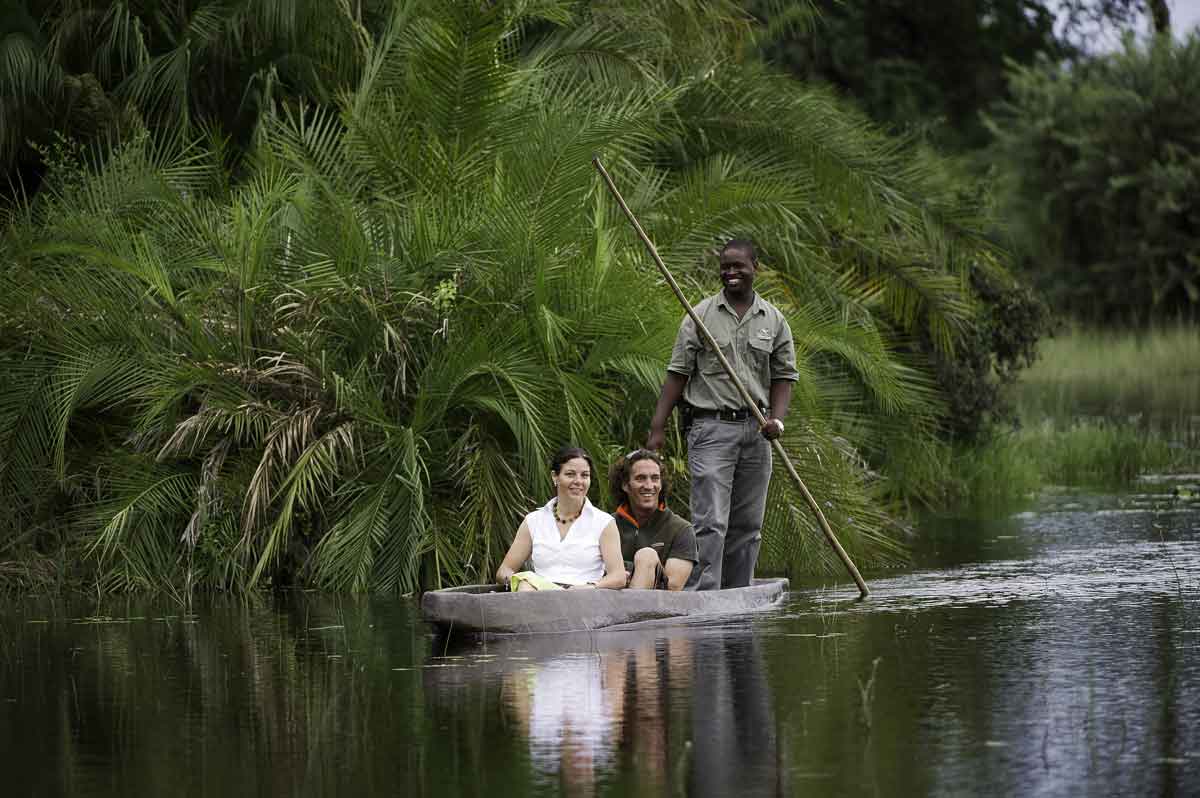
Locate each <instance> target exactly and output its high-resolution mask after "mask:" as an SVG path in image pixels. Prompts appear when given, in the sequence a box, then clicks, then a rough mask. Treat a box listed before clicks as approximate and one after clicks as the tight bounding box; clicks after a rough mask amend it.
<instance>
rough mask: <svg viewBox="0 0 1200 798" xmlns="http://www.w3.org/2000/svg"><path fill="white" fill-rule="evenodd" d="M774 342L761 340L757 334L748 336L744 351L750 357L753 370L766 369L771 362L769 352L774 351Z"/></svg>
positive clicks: (765, 339)
mask: <svg viewBox="0 0 1200 798" xmlns="http://www.w3.org/2000/svg"><path fill="white" fill-rule="evenodd" d="M774 343H775V342H774V341H773V340H771V339H770V338H762V337H759V336H758V335H757V334H755V335H752V336H750V340H749V341H747V344H748V345H747V347H746V351H747V352H748V353H749V355H750V361H751V362H752V363H753V364H754V366H755V368H766V367H767V364H768V363H769V362H770V360H771V351H772V350H773V349H774Z"/></svg>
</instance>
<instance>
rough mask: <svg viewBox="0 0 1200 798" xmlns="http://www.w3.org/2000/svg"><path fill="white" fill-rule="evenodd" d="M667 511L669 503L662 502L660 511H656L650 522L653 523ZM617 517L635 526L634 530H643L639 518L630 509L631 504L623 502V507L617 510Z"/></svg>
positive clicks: (659, 504)
mask: <svg viewBox="0 0 1200 798" xmlns="http://www.w3.org/2000/svg"><path fill="white" fill-rule="evenodd" d="M666 509H667V503H666V502H663V501H660V502H659V503H658V509H657V510H655V511H654V515H652V516H650V520H651V521H653V520H654V519H655V518H657V517H658V516H659V515H660V514H661V513H662V512H664V511H665V510H666ZM617 515H619V516H621V517H622V518H624V519H625V520H626V521H628V522H629V523H631V524H633V527H634V529H641V528H642V525H641V524H639V523H638V520H637V517H636V516H634V514H633V511H632V510H630V509H629V502H621V506H620V507H618V508H617Z"/></svg>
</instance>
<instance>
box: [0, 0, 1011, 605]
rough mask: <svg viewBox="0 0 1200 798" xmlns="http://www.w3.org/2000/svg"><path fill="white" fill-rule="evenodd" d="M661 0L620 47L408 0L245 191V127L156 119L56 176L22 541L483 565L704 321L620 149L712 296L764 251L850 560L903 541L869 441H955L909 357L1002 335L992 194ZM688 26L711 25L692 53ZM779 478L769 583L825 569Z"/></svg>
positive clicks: (414, 579) (21, 489) (603, 37)
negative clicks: (977, 190)
mask: <svg viewBox="0 0 1200 798" xmlns="http://www.w3.org/2000/svg"><path fill="white" fill-rule="evenodd" d="M662 6H663V9H664V13H663V14H661V15H659V16H655V15H653V14H651V15H649V16H644V17H643V16H639V17H638V19H641V20H642V23H641V24H642V28H641V29H640V32H639V35H637V36H628V37H620V38H618V39H614V38H613V35H612V24H611V23H612V20H610V19H608V18H607V17H602V16H600V12H599V11H595V12H592V11H589V10H588V8H589V7H587V6H583V7H577V6H576V5H575V4H572V3H542V4H526V3H521V2H515V0H514V2H510V3H499V4H493V5H489V6H488V7H487V8H479V7H476V6H474V5H467V4H446V3H441V2H429V3H425V4H422V3H415V4H408V5H405V6H403V7H400V8H398V10H397V11H396V13H395V14H394V15H393V17H392V18H391V19H390V22H389V23H388V24H387V25H386V26H384V27H383V28H382V29H383V31H384V32H383V33H380V34H378V35H377V36H373V37H369V41H365V42H363V43H362V47H363V48H364V49H363V56H362V57H363V62H362V66H361V81H360V83H359V84H358V86H357V88H356V90H355V91H353V92H350V93H346V94H345V95H344V96H342V97H341V99H340V101H339V103H338V104H337V105H336V106H332V105H318V106H300V107H294V108H291V109H290V110H284V111H280V112H279V113H277V114H268V115H267V116H266V117H265V118H264V119H263V121H262V122H261V128H260V130H259V135H258V144H257V147H256V149H255V151H254V157H253V158H252V159H251V161H250V162H249V163H248V164H247V165H245V167H244V168H243V170H242V171H241V172H240V173H239V174H238V175H237V176H236V177H235V176H232V175H230V174H229V173H228V172H227V170H226V168H225V165H224V164H225V160H224V158H225V155H224V150H223V145H221V143H220V140H219V139H213V138H208V139H206V141H207V145H201V144H181V143H178V142H174V143H172V142H163V141H162V140H161V138H160V137H156V136H155V135H142V136H136V137H132V138H130V139H128V140H127V141H126V143H125V144H123V145H122V146H120V147H118V148H116V149H115V150H113V151H112V152H110V153H108V154H107V155H106V156H105V157H104V158H103V159H102V162H99V163H91V162H89V163H88V165H86V166H82V167H80V168H77V169H74V170H70V169H67V170H61V171H58V172H55V173H53V174H51V175H50V176H49V179H48V181H47V183H46V184H45V186H44V189H43V190H42V191H41V192H40V193H39V195H38V196H37V197H36V198H35V199H34V201H33V202H32V203H31V204H30V205H28V206H22V207H20V208H18V209H17V211H16V213H15V214H14V215H13V218H12V224H11V225H10V227H9V228H8V229H7V231H6V234H5V238H4V239H2V240H0V264H2V265H3V272H2V273H0V280H2V281H3V286H2V287H3V291H2V296H3V304H2V305H0V342H3V348H2V349H0V359H2V360H3V371H2V372H0V374H2V376H0V445H2V446H3V447H4V449H5V451H6V452H9V453H10V455H9V456H8V457H7V458H6V460H5V461H3V463H0V495H3V496H4V498H5V499H6V501H7V502H8V504H9V506H11V507H14V508H15V510H14V513H13V514H12V516H11V518H10V519H9V524H10V526H11V529H16V528H18V527H19V528H20V529H23V530H34V532H33V533H32V534H33V538H34V539H37V538H38V535H39V534H41V535H42V537H43V538H44V536H45V534H48V533H46V532H45V530H47V529H50V528H54V527H55V525H62V524H66V526H67V528H68V532H67V534H68V537H69V538H70V539H72V540H81V541H84V542H85V543H86V545H87V547H88V550H89V551H91V552H92V553H93V554H94V555H95V556H96V558H97V560H96V562H97V564H98V567H99V571H100V574H99V578H100V583H101V585H102V586H108V587H112V588H126V589H128V588H135V587H144V586H148V585H165V584H172V585H185V586H188V587H191V586H210V587H248V586H251V585H255V584H266V583H271V584H280V583H304V584H315V585H320V586H326V587H330V588H336V589H352V590H369V589H373V590H400V591H410V590H414V589H417V588H418V587H419V586H421V585H435V584H439V583H440V582H441V581H442V580H451V581H463V580H479V579H481V578H484V577H485V576H486V575H487V574H489V573H490V572H491V570H492V569H493V568H494V567H495V564H496V561H497V559H498V558H499V556H501V554H502V553H503V550H504V548H505V545H506V541H507V537H508V536H509V535H510V534H511V531H512V529H513V528H514V527H515V525H516V520H517V518H519V516H520V514H521V512H522V511H523V510H524V509H525V508H527V507H528V506H530V505H531V503H532V502H534V501H537V500H540V499H543V498H544V495H545V493H546V491H547V488H548V485H547V480H546V467H545V463H546V458H547V454H548V453H549V452H550V451H551V450H553V449H554V448H556V447H557V446H558V445H560V444H561V443H562V442H564V441H575V442H578V443H580V444H582V445H584V446H587V447H589V448H591V449H592V450H593V451H594V452H596V453H597V454H598V455H599V457H600V459H601V460H604V459H607V457H606V456H607V455H608V454H610V453H612V452H614V451H619V450H620V447H627V446H628V445H629V444H630V443H632V442H633V441H634V440H636V439H637V438H639V437H640V436H641V435H642V434H643V431H644V429H645V426H646V416H647V414H648V413H649V412H650V404H651V402H650V400H649V398H648V397H651V396H653V395H654V393H655V392H656V390H657V387H658V384H659V381H660V380H661V375H662V371H661V369H662V365H663V362H664V360H665V355H666V349H667V347H669V344H670V341H671V339H672V337H673V333H674V330H675V328H676V326H677V324H678V320H679V317H680V312H679V310H678V308H677V307H676V306H675V305H674V301H673V299H672V298H671V297H670V296H669V295H668V294H666V293H665V292H663V291H661V290H660V289H659V288H658V286H657V285H656V282H655V276H654V273H652V272H651V271H650V270H648V269H647V268H646V265H645V257H644V253H643V252H642V251H641V249H640V245H639V243H638V241H637V239H636V238H635V237H634V236H633V235H632V233H631V231H630V230H629V229H628V226H627V225H626V224H625V223H624V221H623V220H622V219H621V218H620V217H619V216H618V215H616V214H615V213H614V210H613V207H612V206H611V204H610V201H609V199H608V198H607V196H606V195H605V194H604V192H603V191H601V190H600V185H599V183H598V182H597V178H596V176H595V174H594V173H593V171H592V169H591V166H590V163H589V159H590V156H591V155H592V154H593V153H596V152H600V153H603V154H604V156H605V158H606V160H607V162H608V164H609V165H610V167H611V168H612V169H613V171H614V172H616V173H617V174H618V175H619V179H620V181H621V183H622V187H623V189H624V190H625V192H626V195H627V197H628V198H629V200H630V202H631V203H632V205H633V206H634V208H635V210H636V212H637V213H638V214H639V216H640V217H641V219H642V221H643V223H644V224H645V225H646V226H647V227H648V228H649V229H651V230H653V231H654V235H655V238H656V241H657V242H658V244H659V247H660V250H661V252H662V254H663V255H664V257H665V258H666V259H667V261H668V263H669V264H670V265H671V266H672V268H673V269H675V270H676V272H677V274H678V276H679V277H680V279H681V280H682V281H683V282H684V283H685V284H686V285H687V286H688V287H689V292H690V293H691V294H692V295H693V296H699V295H700V294H701V292H702V291H703V290H705V289H704V287H703V284H708V283H710V282H711V276H712V274H711V273H712V263H711V261H709V260H706V258H705V257H704V254H703V253H705V252H706V251H707V250H709V249H711V247H712V245H713V244H714V242H716V241H718V240H720V239H721V238H723V237H725V236H728V235H730V234H732V233H735V232H736V233H741V234H748V235H751V236H754V237H756V238H757V239H758V240H759V241H760V242H761V244H762V250H763V256H764V263H765V264H766V265H767V266H769V267H770V268H769V271H768V272H767V273H766V274H764V278H763V280H762V286H763V289H764V291H766V292H768V293H769V295H770V297H771V298H772V300H773V301H776V302H777V304H779V305H780V306H781V307H783V308H784V309H785V310H786V312H787V313H788V315H789V318H790V320H791V322H792V327H793V330H794V333H795V337H796V341H797V348H798V354H799V356H800V360H801V372H802V373H801V380H800V382H799V384H798V385H797V390H796V400H795V404H794V408H795V413H796V416H797V417H799V418H802V419H803V420H804V424H805V425H806V426H807V430H806V432H805V433H804V434H801V433H799V432H798V433H796V435H795V436H794V437H789V439H788V445H789V446H791V447H794V448H795V450H796V451H797V452H798V453H799V454H801V455H802V457H801V460H802V461H803V462H802V464H801V470H802V471H803V472H804V474H805V477H806V480H807V481H808V483H809V486H810V487H811V488H812V490H813V491H814V493H816V494H817V495H818V496H822V497H833V498H836V500H837V502H838V504H839V507H842V508H843V510H842V512H844V514H845V515H846V516H847V517H852V518H853V519H854V520H853V522H852V523H850V524H849V525H848V526H847V528H846V529H845V530H842V531H841V534H843V535H844V536H845V537H844V538H843V542H844V543H846V545H847V547H848V548H850V549H851V550H855V551H858V552H861V553H862V554H864V555H865V556H870V555H888V554H894V552H895V547H894V546H893V545H891V544H889V543H888V542H887V540H886V538H884V537H883V536H882V532H881V530H882V529H883V528H884V526H885V523H886V519H885V518H884V517H883V515H882V513H881V510H880V508H879V505H878V504H877V502H876V498H877V496H876V490H877V489H878V486H879V485H880V482H881V480H880V478H879V476H878V475H875V476H873V477H871V478H868V477H867V476H866V475H865V472H864V471H863V468H864V466H863V463H862V461H861V459H860V458H859V456H858V455H857V454H856V452H857V451H862V452H864V453H865V454H866V455H869V458H868V459H870V460H871V461H872V462H876V461H878V462H881V463H883V464H884V465H885V466H886V465H887V464H888V463H891V462H896V461H899V460H901V459H905V458H906V459H907V460H908V461H921V462H926V463H928V462H930V461H931V459H932V458H933V457H934V456H935V454H936V447H934V446H933V445H932V442H933V441H935V440H936V436H937V434H938V416H937V413H938V407H939V397H938V395H937V392H936V390H935V388H934V386H933V383H932V382H931V381H930V379H929V377H928V376H927V371H926V369H927V367H928V364H927V362H925V361H922V360H919V359H917V358H914V357H912V356H911V355H902V354H898V353H900V352H903V351H905V350H906V347H907V346H908V342H909V341H911V340H913V339H915V338H918V337H919V338H921V339H922V340H924V341H926V342H927V343H928V345H929V347H930V351H931V352H935V353H940V354H943V355H948V354H949V353H951V352H953V351H954V349H955V347H956V346H957V342H958V341H959V340H960V339H961V338H962V337H963V334H964V332H965V331H966V330H969V329H970V328H971V326H972V324H973V323H974V320H975V315H976V310H975V295H974V294H973V293H972V292H971V291H970V290H969V288H968V287H967V286H968V278H969V275H970V274H971V273H972V272H973V271H974V270H976V269H977V268H979V266H978V264H980V263H990V262H991V258H992V250H991V248H990V247H989V246H988V245H987V243H986V242H985V241H983V240H982V239H981V238H980V236H979V235H978V233H977V232H976V231H977V230H978V228H979V220H978V215H977V211H978V209H977V207H976V206H975V205H974V204H973V203H970V202H967V201H964V200H963V199H962V198H961V197H960V196H958V194H957V193H956V192H955V191H954V190H953V187H952V186H947V185H945V184H944V183H943V182H941V181H940V180H939V179H937V177H936V175H935V171H936V170H935V169H934V168H933V164H932V162H931V160H930V159H929V158H927V157H916V156H914V155H913V154H912V153H909V152H907V151H905V150H903V149H901V148H900V147H899V146H898V145H897V144H896V143H895V142H893V141H891V140H889V139H887V138H885V137H883V136H882V135H881V134H879V133H878V132H877V131H876V130H874V129H873V128H872V127H871V126H870V125H869V124H867V123H866V122H865V121H864V120H862V119H861V118H859V117H858V116H857V115H855V114H853V113H850V112H847V111H846V110H845V109H844V108H843V107H842V106H841V105H840V104H839V103H837V102H836V101H835V100H834V99H832V98H831V97H830V96H829V95H827V94H825V93H823V92H819V91H812V90H809V89H806V88H804V87H803V86H802V85H800V84H798V83H796V82H794V81H792V80H789V79H787V78H785V77H782V76H778V75H774V74H770V73H768V72H766V71H765V70H763V69H762V68H761V67H760V66H756V65H754V64H745V65H743V64H738V63H731V62H728V61H723V60H718V58H717V56H716V55H715V54H717V53H720V52H721V48H720V47H719V46H718V45H719V44H720V43H721V42H722V41H724V40H725V38H726V37H728V36H734V37H736V36H739V35H742V33H743V32H744V27H745V20H744V18H743V17H742V16H741V15H740V12H737V10H736V7H735V6H734V5H732V4H729V5H728V6H727V5H726V4H718V5H711V6H706V9H705V11H704V15H703V16H700V17H687V16H686V14H684V15H683V16H682V17H681V16H680V14H683V12H682V11H681V9H680V7H679V6H678V4H675V3H663V4H662ZM668 8H669V9H673V10H672V11H671V13H665V10H666V9H668ZM719 12H727V15H726V16H721V13H719ZM689 13H694V14H700V13H701V12H699V11H694V10H693V11H692V12H689ZM660 18H661V20H662V24H661V25H660V26H658V27H655V25H654V20H655V19H660ZM677 28H678V29H680V30H684V31H687V32H688V33H687V35H688V36H693V35H699V34H700V33H702V34H703V35H704V36H707V37H709V38H706V39H703V40H702V41H700V42H699V43H696V42H694V41H693V42H690V43H689V46H687V47H681V48H679V49H678V50H677V51H676V50H672V49H670V48H666V49H664V48H663V46H662V44H663V42H664V41H670V40H671V38H670V37H671V36H673V35H675V33H674V31H675V30H676V29H677ZM525 31H529V32H530V34H529V37H528V38H523V36H524V32H525ZM797 427H799V428H801V429H804V427H803V426H801V425H797ZM789 435H791V427H789ZM839 436H840V437H839ZM668 454H669V455H677V452H674V451H672V452H668ZM831 464H832V465H833V466H834V467H830V466H831ZM882 473H883V476H884V477H886V476H888V472H887V470H886V469H885V470H884V471H883V472H882ZM910 473H913V474H917V473H928V471H927V472H921V471H920V470H919V469H913V470H912V471H911V472H910ZM775 485H776V492H775V494H774V499H773V501H774V505H773V506H774V507H777V508H779V509H778V510H776V511H773V513H772V515H771V516H770V517H769V519H768V520H769V524H768V529H767V536H768V540H769V541H771V540H773V541H775V542H776V543H775V544H772V545H774V548H773V549H772V551H774V552H775V553H776V555H777V556H776V559H775V562H776V563H777V564H779V565H784V564H793V565H805V566H811V565H813V564H814V560H819V559H823V555H820V556H816V557H814V556H810V555H809V554H807V553H806V552H805V551H804V549H803V546H800V547H798V546H796V545H792V543H791V541H793V540H795V536H796V533H794V532H793V531H792V530H793V529H794V527H795V524H796V523H801V524H804V523H809V522H806V521H801V520H800V518H799V517H797V513H795V512H793V511H791V510H789V509H788V508H789V507H799V506H800V504H799V502H798V501H797V499H796V497H795V496H794V495H793V494H792V492H791V491H792V489H791V488H790V486H789V485H788V483H787V481H786V479H777V480H775ZM900 487H901V489H908V490H912V491H913V492H918V493H919V492H921V491H922V490H928V488H929V485H928V483H927V482H926V483H924V484H918V485H913V486H909V485H901V486H900ZM37 530H42V532H40V533H39V532H38V531H37ZM5 534H6V535H7V537H6V538H0V545H5V542H6V541H12V540H13V539H14V538H13V534H15V533H13V532H11V531H9V532H6V533H5ZM25 540H26V541H28V540H29V538H28V537H26V538H25Z"/></svg>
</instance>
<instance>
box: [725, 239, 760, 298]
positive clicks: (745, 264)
mask: <svg viewBox="0 0 1200 798" xmlns="http://www.w3.org/2000/svg"><path fill="white" fill-rule="evenodd" d="M757 271H758V270H757V268H756V267H755V265H754V258H753V257H752V256H751V253H750V252H749V250H747V249H745V248H743V247H737V246H733V247H726V248H725V249H723V250H722V251H721V283H722V284H723V285H724V286H725V293H727V294H729V295H730V296H748V295H749V294H750V292H751V291H753V290H754V275H755V274H756V273H757Z"/></svg>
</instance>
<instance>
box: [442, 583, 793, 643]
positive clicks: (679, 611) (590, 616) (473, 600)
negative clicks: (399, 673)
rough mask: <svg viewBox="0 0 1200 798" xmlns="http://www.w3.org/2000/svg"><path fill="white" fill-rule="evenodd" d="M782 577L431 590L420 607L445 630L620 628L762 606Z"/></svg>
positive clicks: (776, 592) (778, 590)
mask: <svg viewBox="0 0 1200 798" xmlns="http://www.w3.org/2000/svg"><path fill="white" fill-rule="evenodd" d="M787 588H788V580H786V579H756V580H754V584H752V585H750V586H749V587H739V588H731V589H728V590H703V591H680V592H668V591H665V590H550V591H544V592H531V593H504V592H501V591H500V590H499V589H498V588H497V587H496V586H495V585H468V586H467V587H453V588H448V589H446V590H432V591H430V592H428V593H426V594H425V597H424V599H422V601H421V613H422V615H424V616H425V620H427V621H429V622H430V623H432V624H434V626H436V627H437V628H438V631H439V632H442V633H445V634H450V635H458V634H465V635H479V634H489V635H490V634H547V633H556V632H589V631H597V630H604V629H623V628H628V627H629V626H630V625H631V624H645V623H649V622H653V621H663V620H670V619H683V618H702V617H710V616H714V615H728V614H733V613H742V612H749V611H752V610H759V609H763V608H764V607H769V606H771V605H772V604H774V603H775V602H777V601H778V600H779V599H780V598H781V597H782V596H783V594H784V593H785V592H787Z"/></svg>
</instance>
